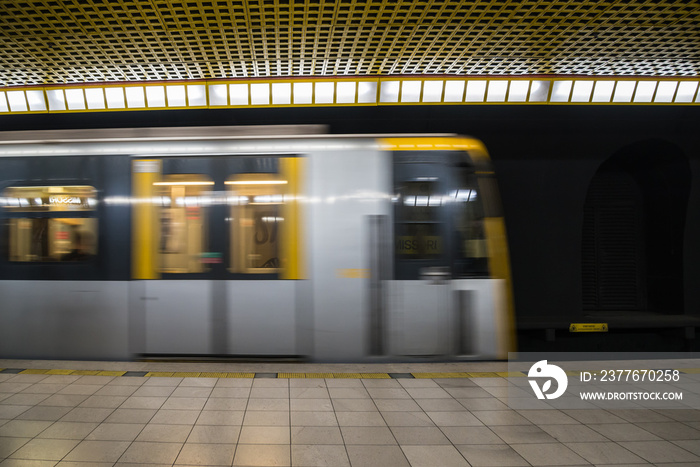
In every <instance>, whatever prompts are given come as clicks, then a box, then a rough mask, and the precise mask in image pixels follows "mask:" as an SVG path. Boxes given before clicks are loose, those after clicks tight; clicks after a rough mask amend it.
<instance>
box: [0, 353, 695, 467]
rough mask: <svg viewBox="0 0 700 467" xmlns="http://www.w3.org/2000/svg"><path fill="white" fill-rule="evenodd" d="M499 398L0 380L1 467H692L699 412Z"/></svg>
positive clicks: (299, 384)
mask: <svg viewBox="0 0 700 467" xmlns="http://www.w3.org/2000/svg"><path fill="white" fill-rule="evenodd" d="M11 363H12V365H13V366H14V367H17V362H16V361H15V362H11ZM91 364H92V365H95V364H96V363H91ZM37 365H39V366H35V368H46V366H41V365H40V364H37ZM66 365H68V363H65V362H64V363H63V364H62V366H61V367H62V368H70V367H71V366H66ZM110 365H116V366H119V365H117V364H114V363H112V364H110ZM134 365H145V366H148V365H147V364H143V363H141V364H132V366H131V367H126V366H125V365H123V364H122V365H121V366H122V367H123V368H124V369H127V370H129V369H134V368H135V366H134ZM267 365H269V364H267ZM469 365H470V364H462V366H461V367H460V368H461V371H469V368H467V367H469ZM475 365H476V366H474V367H473V368H476V369H475V370H474V371H486V370H484V368H486V367H485V366H483V365H481V366H479V365H477V364H475ZM486 365H488V364H486ZM104 366H105V365H102V367H104ZM195 366H198V364H177V365H176V364H167V367H168V369H170V370H171V371H200V370H195V369H193V368H194V367H195ZM0 367H5V368H7V367H10V366H9V365H7V362H6V361H0ZM72 367H73V368H76V365H73V366H72ZM86 367H89V364H87V363H86V364H85V365H83V366H82V368H86ZM281 367H282V368H284V369H283V370H280V371H287V370H286V368H287V367H284V366H281ZM24 368H28V366H24ZM163 368H164V366H161V367H159V368H157V369H159V370H162V369H163ZM227 368H228V369H229V371H239V370H236V369H231V368H235V365H231V366H229V367H227ZM270 368H271V367H270V366H265V370H267V371H269V370H270ZM303 368H304V367H303V366H299V367H295V369H294V370H293V371H303ZM309 368H310V367H309ZM334 368H335V369H334V371H345V372H352V371H358V372H359V371H367V367H366V366H363V367H362V368H361V369H360V368H359V367H358V368H355V369H354V370H353V367H352V366H348V365H345V366H343V369H342V370H338V367H334ZM426 368H437V367H426ZM451 368H454V367H451ZM465 368H466V369H465ZM173 369H174V370H173ZM408 369H409V368H407V367H402V368H394V371H397V370H398V371H407V370H408ZM208 371H214V370H208ZM218 371H220V370H218ZM240 371H250V369H246V370H240ZM309 371H319V369H318V368H316V367H314V368H313V369H312V370H309ZM326 371H327V368H326ZM380 371H391V370H380ZM423 371H424V370H423ZM436 371H445V370H442V368H440V369H436ZM448 371H453V370H448ZM491 371H495V370H494V369H493V368H492V369H491ZM696 377H698V378H699V379H700V375H696ZM507 384H508V381H507V380H505V379H504V378H483V377H482V378H445V379H440V378H437V379H321V378H314V379H296V378H291V379H286V378H284V379H283V378H278V379H274V378H254V379H253V378H182V377H126V376H122V377H113V376H81V375H46V374H7V373H0V467H6V466H37V467H44V466H55V465H56V466H83V467H85V466H112V465H117V466H172V465H175V466H187V465H197V466H201V465H210V466H231V465H233V466H289V465H293V466H309V467H310V466H332V467H341V466H349V465H352V466H353V467H355V466H369V467H392V466H413V467H423V466H436V467H450V466H469V465H472V466H522V465H525V466H527V465H536V466H539V465H616V466H622V465H625V466H642V465H646V466H648V465H669V466H670V465H686V466H689V465H695V466H698V465H700V410H650V409H644V410H639V409H635V410H607V411H606V410H601V409H580V410H511V409H509V408H508V407H507V406H506V405H505V404H504V402H503V399H502V395H503V389H504V388H503V386H504V385H507Z"/></svg>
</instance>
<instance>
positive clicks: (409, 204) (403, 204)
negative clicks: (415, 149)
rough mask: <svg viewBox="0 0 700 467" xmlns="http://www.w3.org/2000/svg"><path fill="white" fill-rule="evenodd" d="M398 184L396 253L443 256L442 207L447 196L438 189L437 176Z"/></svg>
mask: <svg viewBox="0 0 700 467" xmlns="http://www.w3.org/2000/svg"><path fill="white" fill-rule="evenodd" d="M426 178H427V177H426ZM397 188H398V190H397V191H398V200H399V204H398V206H397V223H396V229H397V232H396V254H397V255H398V256H400V257H404V258H406V259H434V258H438V257H440V255H441V254H442V248H443V245H442V243H443V242H442V237H441V234H440V230H441V227H440V225H441V221H440V210H439V208H440V206H442V204H443V198H444V196H443V195H442V194H440V193H439V191H438V182H437V179H435V180H417V181H406V182H403V183H402V184H401V185H400V186H398V187H397Z"/></svg>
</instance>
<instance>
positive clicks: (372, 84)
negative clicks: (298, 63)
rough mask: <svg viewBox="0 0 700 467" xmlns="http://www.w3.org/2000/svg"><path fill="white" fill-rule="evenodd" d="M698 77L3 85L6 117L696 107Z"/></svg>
mask: <svg viewBox="0 0 700 467" xmlns="http://www.w3.org/2000/svg"><path fill="white" fill-rule="evenodd" d="M699 88H700V79H698V78H677V77H669V78H615V77H610V76H602V77H581V78H578V77H556V78H548V77H537V78H530V77H517V78H508V77H457V76H454V77H452V76H449V77H448V76H442V77H435V78H423V77H420V78H416V77H411V76H406V77H386V78H354V79H353V78H338V79H329V78H316V79H314V78H304V79H301V78H300V79H291V78H290V79H288V80H284V79H281V80H267V81H265V80H248V81H232V82H228V83H227V82H222V81H186V82H173V83H172V84H150V83H134V84H116V85H115V84H109V83H104V84H103V85H99V84H89V85H87V84H86V85H65V86H46V87H40V86H33V87H30V88H19V87H5V88H0V115H2V114H20V113H59V112H61V113H65V112H113V111H119V110H150V109H153V110H156V109H157V110H162V109H202V108H231V107H233V108H250V107H306V106H322V107H323V106H358V105H359V106H366V105H374V106H378V105H439V104H449V105H452V104H463V105H464V104H479V105H522V104H545V105H546V104H554V105H561V104H565V105H571V104H575V105H582V104H584V105H585V104H588V105H590V104H595V105H606V104H607V105H640V104H641V105H654V104H658V105H698V104H700V96H699V95H698V89H699Z"/></svg>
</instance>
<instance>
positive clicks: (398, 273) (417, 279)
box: [389, 156, 451, 355]
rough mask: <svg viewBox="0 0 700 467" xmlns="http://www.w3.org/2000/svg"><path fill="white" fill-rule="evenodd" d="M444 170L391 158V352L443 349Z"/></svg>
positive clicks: (446, 185)
mask: <svg viewBox="0 0 700 467" xmlns="http://www.w3.org/2000/svg"><path fill="white" fill-rule="evenodd" d="M448 188H449V171H448V170H447V167H445V166H444V165H441V164H430V163H420V162H418V163H411V162H404V160H403V158H401V157H400V156H395V157H394V281H393V283H392V284H391V285H390V299H389V306H390V310H391V311H390V314H391V316H392V318H393V319H392V320H391V321H393V323H394V325H395V326H394V330H395V331H396V336H395V342H394V344H395V345H398V347H395V352H396V353H398V354H402V355H436V354H443V353H446V352H447V348H445V346H444V342H441V340H440V336H441V335H444V334H445V332H446V327H447V325H448V311H447V310H448V306H449V305H448V300H449V281H448V279H449V278H450V269H449V263H448V258H447V255H446V252H447V251H449V249H450V246H449V243H450V241H451V240H450V238H449V235H447V234H446V233H447V231H448V229H447V224H448V223H449V217H448V213H447V212H445V209H444V207H443V206H442V198H443V194H444V193H446V192H447V190H448Z"/></svg>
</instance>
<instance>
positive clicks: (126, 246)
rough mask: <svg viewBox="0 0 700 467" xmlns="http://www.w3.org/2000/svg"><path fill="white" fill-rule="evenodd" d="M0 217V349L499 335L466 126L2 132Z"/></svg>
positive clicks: (342, 351) (299, 351)
mask: <svg viewBox="0 0 700 467" xmlns="http://www.w3.org/2000/svg"><path fill="white" fill-rule="evenodd" d="M309 133H311V134H309ZM0 216H1V217H2V219H1V222H2V226H3V228H2V230H1V231H0V297H1V299H0V300H1V301H0V356H1V357H2V358H42V359H43V358H52V359H110V360H122V359H143V358H156V357H168V358H214V357H217V358H257V357H262V358H267V359H272V358H295V359H305V360H310V361H328V362H331V361H348V362H357V361H369V362H372V361H417V360H421V361H422V360H427V361H435V360H468V359H501V358H505V357H506V356H507V352H508V351H509V350H512V349H513V347H514V319H513V310H512V297H511V292H510V290H511V286H510V272H509V263H508V252H507V243H506V238H505V227H504V220H503V216H502V213H501V209H500V201H499V198H498V190H497V187H496V181H495V176H494V173H493V170H492V167H491V164H490V161H489V158H488V154H487V152H486V149H485V148H484V146H483V144H482V143H481V142H479V141H478V140H476V139H473V138H466V137H460V136H454V135H401V136H329V135H323V134H318V129H317V128H315V127H314V128H309V127H300V128H297V127H273V128H268V127H255V128H250V127H249V128H246V127H208V128H166V129H143V128H142V129H117V130H95V131H34V132H3V133H0Z"/></svg>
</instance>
